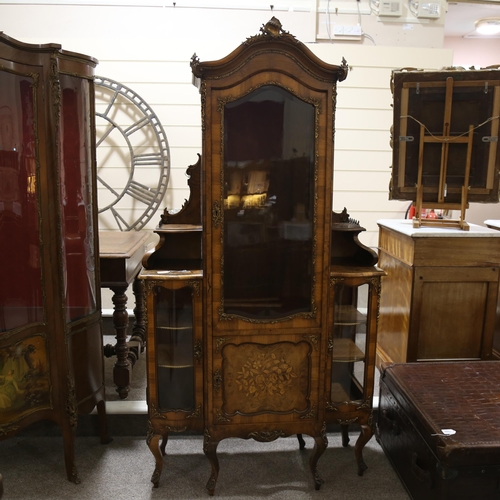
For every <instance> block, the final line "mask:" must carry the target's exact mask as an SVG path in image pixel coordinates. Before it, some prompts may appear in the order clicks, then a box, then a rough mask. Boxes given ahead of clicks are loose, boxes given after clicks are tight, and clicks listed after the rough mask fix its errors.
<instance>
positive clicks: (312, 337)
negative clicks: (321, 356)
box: [303, 335, 319, 351]
mask: <svg viewBox="0 0 500 500" xmlns="http://www.w3.org/2000/svg"><path fill="white" fill-rule="evenodd" d="M303 337H304V338H305V339H307V340H309V342H311V344H312V345H313V346H314V350H315V351H317V350H318V344H319V336H318V335H303Z"/></svg>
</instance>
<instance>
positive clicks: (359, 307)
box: [326, 211, 385, 475]
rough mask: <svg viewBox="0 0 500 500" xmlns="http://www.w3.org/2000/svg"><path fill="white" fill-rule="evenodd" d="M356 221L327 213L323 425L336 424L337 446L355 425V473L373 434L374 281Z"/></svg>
mask: <svg viewBox="0 0 500 500" xmlns="http://www.w3.org/2000/svg"><path fill="white" fill-rule="evenodd" d="M361 231H364V228H362V227H361V226H359V224H358V222H357V221H354V220H352V219H350V218H349V217H348V214H347V213H346V212H345V211H344V212H343V214H335V213H334V214H333V223H332V233H333V234H332V259H331V262H332V265H331V267H330V304H331V306H332V307H331V309H330V331H329V334H328V362H327V371H328V376H327V381H328V382H327V392H326V394H327V406H326V421H327V422H328V423H334V424H338V425H340V428H341V432H342V444H343V446H347V445H348V443H349V426H350V425H351V424H356V426H360V428H361V433H360V435H359V437H358V439H357V441H356V445H355V448H354V452H355V457H356V461H357V464H358V473H359V475H362V474H363V472H364V471H365V470H366V468H367V466H366V464H365V462H364V460H363V456H362V451H363V447H364V446H365V444H366V443H367V442H368V441H369V440H370V438H371V437H372V435H373V427H372V426H373V390H374V383H375V359H376V343H377V319H378V308H379V298H380V282H381V278H382V276H384V274H385V273H384V271H382V270H381V269H379V268H377V267H376V266H375V264H376V262H377V255H376V253H375V252H374V251H373V250H372V249H370V248H368V247H366V246H364V245H363V244H362V243H361V242H360V241H359V240H358V234H359V233H360V232H361Z"/></svg>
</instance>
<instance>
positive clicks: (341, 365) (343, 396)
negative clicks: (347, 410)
mask: <svg viewBox="0 0 500 500" xmlns="http://www.w3.org/2000/svg"><path fill="white" fill-rule="evenodd" d="M334 296H335V304H334V326H333V348H332V384H331V401H332V402H334V403H342V402H346V401H356V400H359V399H361V398H362V396H363V385H364V378H365V353H366V327H367V314H366V298H367V297H368V284H363V285H361V286H359V287H351V286H347V285H343V284H340V285H339V284H337V285H335V291H334Z"/></svg>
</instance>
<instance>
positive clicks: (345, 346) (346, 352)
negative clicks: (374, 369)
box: [332, 339, 365, 363]
mask: <svg viewBox="0 0 500 500" xmlns="http://www.w3.org/2000/svg"><path fill="white" fill-rule="evenodd" d="M364 360H365V353H364V352H363V351H362V350H361V349H360V348H359V347H358V346H357V345H356V344H355V343H354V342H353V341H352V340H351V339H334V340H333V351H332V361H334V362H337V363H339V362H340V363H347V362H356V361H364Z"/></svg>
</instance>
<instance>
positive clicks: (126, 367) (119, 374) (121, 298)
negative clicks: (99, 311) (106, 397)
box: [111, 286, 131, 399]
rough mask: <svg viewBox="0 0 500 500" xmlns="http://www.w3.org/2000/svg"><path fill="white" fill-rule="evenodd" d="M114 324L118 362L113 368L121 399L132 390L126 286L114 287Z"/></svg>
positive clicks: (114, 379) (117, 390)
mask: <svg viewBox="0 0 500 500" xmlns="http://www.w3.org/2000/svg"><path fill="white" fill-rule="evenodd" d="M111 290H113V299H112V300H113V304H114V311H113V325H114V327H115V331H116V345H115V353H116V362H115V366H114V368H113V381H114V383H115V385H116V392H117V393H118V395H119V396H120V399H125V398H126V397H127V396H128V392H129V390H130V380H131V366H130V362H129V360H128V347H127V327H128V313H127V296H126V295H125V292H126V290H127V287H126V286H122V287H113V288H112V289H111Z"/></svg>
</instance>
